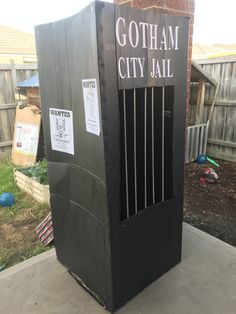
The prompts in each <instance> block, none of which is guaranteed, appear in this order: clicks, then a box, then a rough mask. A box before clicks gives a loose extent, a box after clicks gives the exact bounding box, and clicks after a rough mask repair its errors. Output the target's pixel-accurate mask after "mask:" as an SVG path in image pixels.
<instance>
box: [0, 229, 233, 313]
mask: <svg viewBox="0 0 236 314" xmlns="http://www.w3.org/2000/svg"><path fill="white" fill-rule="evenodd" d="M0 313H1V314H34V313H40V314H42V313H47V314H48V313H49V314H51V313H57V314H58V313H63V314H74V313H76V314H81V313H83V314H102V313H107V311H106V310H104V309H103V308H102V307H101V305H99V304H98V303H97V302H96V300H95V299H93V297H91V296H90V295H89V294H88V293H87V292H86V291H85V290H84V289H83V288H82V287H81V286H80V285H79V284H77V283H76V282H75V280H74V279H73V278H72V277H71V276H70V275H69V274H68V273H67V271H66V269H65V268H64V267H63V266H61V265H60V264H59V262H57V260H56V256H55V251H54V250H51V251H49V252H46V253H43V254H40V255H38V256H37V257H33V258H31V259H30V260H28V261H25V262H23V263H20V264H18V265H16V266H13V267H11V268H9V269H7V270H5V271H3V272H1V273H0ZM117 313H119V314H138V313H139V314H156V313H159V314H174V313H175V314H176V313H177V314H199V313H201V314H213V313H214V314H235V313H236V249H235V248H234V247H232V246H230V245H228V244H226V243H224V242H222V241H220V240H217V239H216V238H213V237H211V236H209V235H208V234H206V233H204V232H202V231H200V230H198V229H195V228H193V227H191V226H189V225H187V224H184V229H183V259H182V262H181V264H179V265H178V266H177V267H175V268H174V269H172V270H170V271H169V272H168V273H167V274H165V275H164V276H162V277H161V278H160V279H159V280H157V281H155V282H154V283H153V284H151V285H150V286H149V287H148V288H146V289H145V290H144V291H143V292H141V293H140V294H139V295H138V296H137V297H135V298H134V299H133V300H131V301H130V302H129V303H127V304H126V305H125V306H124V307H123V308H122V309H120V310H119V311H118V312H117Z"/></svg>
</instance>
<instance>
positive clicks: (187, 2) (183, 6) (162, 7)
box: [114, 0, 195, 119]
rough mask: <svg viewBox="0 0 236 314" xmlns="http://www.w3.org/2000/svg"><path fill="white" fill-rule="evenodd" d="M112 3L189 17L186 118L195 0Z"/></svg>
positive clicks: (133, 0) (136, 0)
mask: <svg viewBox="0 0 236 314" xmlns="http://www.w3.org/2000/svg"><path fill="white" fill-rule="evenodd" d="M114 3H116V4H123V5H126V6H130V7H133V8H139V9H145V10H149V9H151V10H156V11H157V12H160V13H167V14H173V15H181V16H188V17H189V18H190V21H189V41H188V75H187V100H186V117H187V119H188V111H189V96H190V76H191V61H192V42H193V21H194V7H195V0H114Z"/></svg>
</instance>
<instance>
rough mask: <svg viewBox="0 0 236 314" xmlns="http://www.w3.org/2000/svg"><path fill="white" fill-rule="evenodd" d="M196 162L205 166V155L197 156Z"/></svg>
mask: <svg viewBox="0 0 236 314" xmlns="http://www.w3.org/2000/svg"><path fill="white" fill-rule="evenodd" d="M196 162H197V163H198V164H205V163H206V162H207V157H206V156H205V155H198V156H197V159H196Z"/></svg>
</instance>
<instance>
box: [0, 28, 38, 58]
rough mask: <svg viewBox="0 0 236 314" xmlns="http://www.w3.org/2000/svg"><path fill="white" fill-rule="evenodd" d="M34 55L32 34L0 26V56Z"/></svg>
mask: <svg viewBox="0 0 236 314" xmlns="http://www.w3.org/2000/svg"><path fill="white" fill-rule="evenodd" d="M8 53H9V54H29V55H35V54H36V49H35V40H34V34H33V33H29V32H24V31H21V30H19V29H15V28H12V27H8V26H3V25H0V54H8Z"/></svg>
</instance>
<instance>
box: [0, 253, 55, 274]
mask: <svg viewBox="0 0 236 314" xmlns="http://www.w3.org/2000/svg"><path fill="white" fill-rule="evenodd" d="M52 256H56V251H55V249H54V248H53V249H51V250H48V251H46V252H43V253H41V254H38V255H36V256H33V257H31V258H29V259H27V260H25V261H24V262H21V263H18V264H16V265H14V266H12V267H9V268H7V269H6V270H3V271H2V272H0V279H3V278H6V277H9V276H11V275H14V274H15V273H17V272H19V271H21V270H23V269H25V268H27V267H30V266H32V265H34V264H37V263H39V262H41V261H43V260H45V259H48V258H50V257H52Z"/></svg>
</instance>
